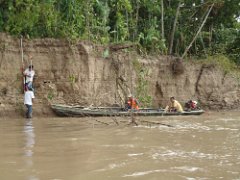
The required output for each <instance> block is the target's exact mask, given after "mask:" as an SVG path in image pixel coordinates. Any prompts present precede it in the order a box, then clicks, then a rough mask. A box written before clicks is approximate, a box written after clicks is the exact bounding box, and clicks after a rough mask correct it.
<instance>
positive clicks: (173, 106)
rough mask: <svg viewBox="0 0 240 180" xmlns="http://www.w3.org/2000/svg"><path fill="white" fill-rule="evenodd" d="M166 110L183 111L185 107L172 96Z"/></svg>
mask: <svg viewBox="0 0 240 180" xmlns="http://www.w3.org/2000/svg"><path fill="white" fill-rule="evenodd" d="M165 112H183V108H182V106H181V104H180V103H179V102H178V101H177V100H175V98H174V97H171V98H170V101H169V103H168V105H167V106H166V108H165Z"/></svg>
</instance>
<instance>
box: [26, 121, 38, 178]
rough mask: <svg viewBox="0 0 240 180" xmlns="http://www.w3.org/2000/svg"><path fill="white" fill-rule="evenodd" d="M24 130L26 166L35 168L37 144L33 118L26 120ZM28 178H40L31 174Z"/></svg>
mask: <svg viewBox="0 0 240 180" xmlns="http://www.w3.org/2000/svg"><path fill="white" fill-rule="evenodd" d="M23 132H24V134H25V140H26V143H25V147H24V155H25V156H26V158H25V162H26V168H27V169H29V168H30V169H31V168H33V157H32V156H33V149H34V144H35V134H34V127H33V122H32V119H27V120H26V121H25V125H24V129H23ZM27 180H38V178H37V177H35V176H34V175H31V174H30V175H29V176H28V177H27Z"/></svg>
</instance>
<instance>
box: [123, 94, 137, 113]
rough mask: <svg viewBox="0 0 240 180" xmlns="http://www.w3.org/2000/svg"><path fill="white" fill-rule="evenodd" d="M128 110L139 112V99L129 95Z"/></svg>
mask: <svg viewBox="0 0 240 180" xmlns="http://www.w3.org/2000/svg"><path fill="white" fill-rule="evenodd" d="M126 109H127V110H129V109H135V110H138V109H139V107H138V102H137V99H135V98H134V97H133V96H132V95H128V100H127V104H126Z"/></svg>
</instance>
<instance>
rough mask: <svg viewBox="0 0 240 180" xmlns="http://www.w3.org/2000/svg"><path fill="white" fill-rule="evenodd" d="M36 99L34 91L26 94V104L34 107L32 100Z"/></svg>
mask: <svg viewBox="0 0 240 180" xmlns="http://www.w3.org/2000/svg"><path fill="white" fill-rule="evenodd" d="M33 98H35V96H34V94H33V92H32V91H26V92H25V94H24V104H27V105H32V99H33Z"/></svg>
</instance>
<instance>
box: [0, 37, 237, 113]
mask: <svg viewBox="0 0 240 180" xmlns="http://www.w3.org/2000/svg"><path fill="white" fill-rule="evenodd" d="M19 42H20V40H19V39H17V38H14V37H12V36H9V35H6V34H2V33H1V34H0V50H1V51H0V95H1V96H0V109H1V110H0V112H1V114H4V116H5V114H7V115H10V114H11V115H12V114H16V115H21V113H22V112H23V110H24V108H25V107H24V105H23V93H22V76H21V70H20V69H21V67H22V61H21V51H20V46H19ZM23 52H24V62H23V63H24V66H25V67H27V66H28V65H29V64H30V63H33V65H34V69H35V71H36V77H35V79H34V85H35V92H36V93H35V96H36V99H35V102H34V112H35V114H36V115H39V116H45V115H46V116H54V114H53V113H52V111H51V109H50V108H49V107H50V106H49V104H51V103H61V104H79V105H84V106H90V105H94V106H110V105H112V104H120V105H121V104H123V102H124V97H125V96H126V95H127V94H129V93H131V94H133V95H137V96H139V99H140V103H142V105H144V103H145V104H148V106H152V107H165V105H166V103H167V101H168V99H169V97H170V96H175V97H176V99H177V100H179V101H180V102H181V103H182V104H184V103H185V102H186V101H187V100H189V99H194V100H197V101H198V102H199V103H200V105H201V107H203V108H204V109H209V108H210V109H213V110H214V109H215V110H217V109H232V108H236V107H239V105H240V86H239V80H238V79H237V78H234V77H233V76H232V75H231V74H229V73H226V72H225V71H223V70H221V69H220V68H219V67H218V66H216V65H214V64H212V63H210V64H207V63H200V62H197V61H193V60H184V61H182V60H180V59H178V58H175V57H171V56H147V55H144V56H140V55H139V54H137V53H136V50H135V48H134V46H132V45H129V46H128V45H124V46H123V45H116V46H100V45H96V44H92V43H90V42H86V41H79V42H77V43H76V44H71V43H70V42H68V41H66V40H60V39H34V40H28V39H23ZM29 57H33V58H32V59H29Z"/></svg>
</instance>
